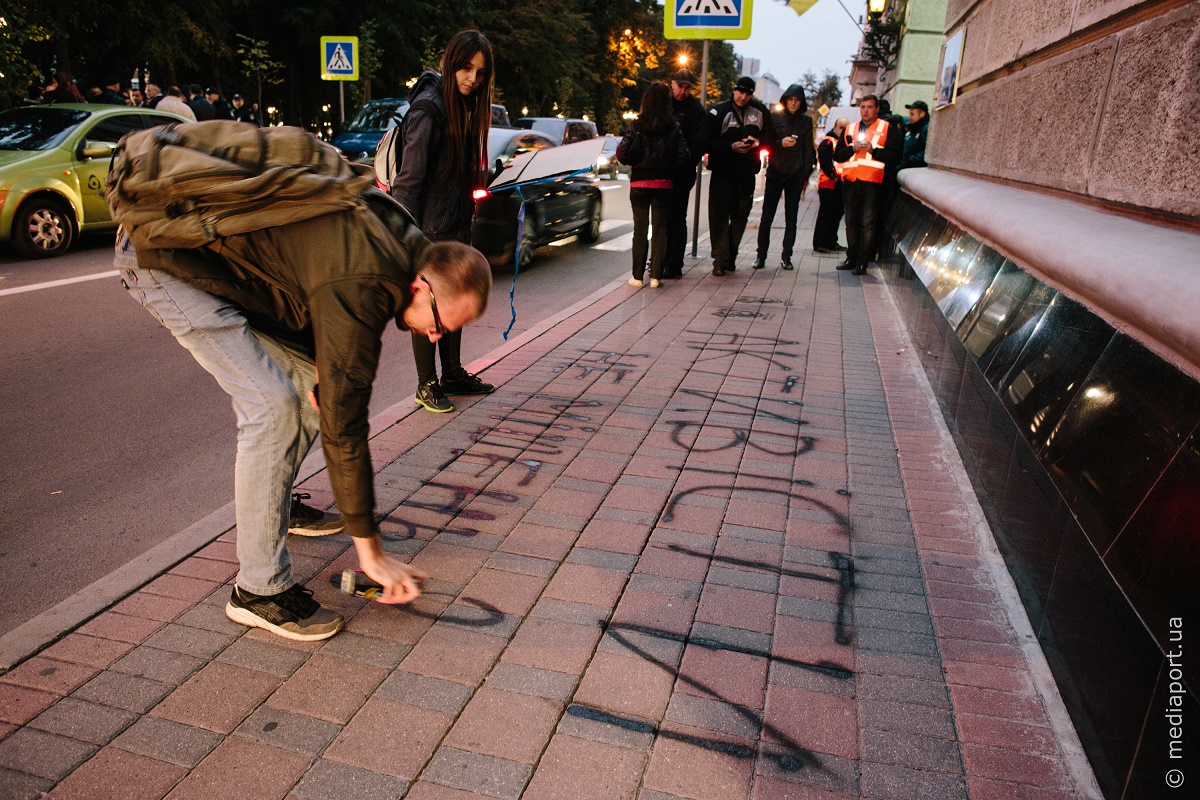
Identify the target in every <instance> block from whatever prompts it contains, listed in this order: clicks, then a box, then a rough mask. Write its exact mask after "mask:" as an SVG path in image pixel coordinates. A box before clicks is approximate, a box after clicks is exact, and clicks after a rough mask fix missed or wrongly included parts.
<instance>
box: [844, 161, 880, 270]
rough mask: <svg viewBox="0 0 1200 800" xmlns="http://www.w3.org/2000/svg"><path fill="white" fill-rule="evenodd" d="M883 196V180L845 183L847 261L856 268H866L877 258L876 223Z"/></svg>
mask: <svg viewBox="0 0 1200 800" xmlns="http://www.w3.org/2000/svg"><path fill="white" fill-rule="evenodd" d="M882 197H883V184H881V183H871V182H870V181H844V182H843V183H842V203H843V204H844V205H845V207H846V260H847V261H848V262H850V264H851V265H852V266H854V267H866V266H867V263H868V262H870V261H871V259H872V258H874V257H875V225H876V220H877V219H878V217H879V203H880V200H881V198H882Z"/></svg>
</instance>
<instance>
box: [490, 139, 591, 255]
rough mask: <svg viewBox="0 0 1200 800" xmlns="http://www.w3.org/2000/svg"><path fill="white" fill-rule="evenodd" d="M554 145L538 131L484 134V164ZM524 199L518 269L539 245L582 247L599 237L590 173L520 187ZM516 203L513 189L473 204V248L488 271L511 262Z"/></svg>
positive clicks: (515, 241) (515, 194)
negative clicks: (561, 242)
mask: <svg viewBox="0 0 1200 800" xmlns="http://www.w3.org/2000/svg"><path fill="white" fill-rule="evenodd" d="M555 146H557V143H556V142H555V141H554V140H552V139H551V138H550V137H549V136H546V135H545V134H542V133H539V132H538V131H531V130H525V129H521V128H492V130H491V131H490V133H489V134H488V163H489V164H492V165H495V164H496V162H497V160H499V161H500V163H501V164H507V163H509V162H510V161H512V159H513V157H514V156H516V155H518V154H520V153H524V152H528V151H530V150H543V149H546V148H549V147H555ZM522 193H523V194H524V196H525V233H524V236H523V237H522V239H521V248H520V255H519V259H520V261H519V263H520V266H522V267H523V266H525V265H526V264H528V263H529V262H530V261H531V260H532V259H533V251H534V250H535V249H537V248H538V247H541V246H542V245H544V244H548V243H549V242H552V241H555V240H556V239H562V238H565V237H567V236H571V235H575V234H578V236H579V238H580V239H581V240H583V241H584V242H588V243H591V242H594V241H596V239H598V238H599V237H600V220H601V219H603V205H602V201H601V199H600V196H601V194H600V182H599V180H598V179H597V178H596V176H595V175H594V174H593V173H590V172H589V173H586V174H583V175H575V176H573V177H563V178H559V179H557V180H552V181H547V182H544V183H535V184H532V185H528V186H525V187H522ZM520 206H521V198H520V196H518V194H517V192H516V190H515V189H500V190H498V191H496V192H494V193H488V194H487V195H485V196H484V197H481V198H479V199H478V200H477V202H476V205H475V228H474V233H473V237H472V238H473V244H474V245H475V247H477V248H479V250H480V251H481V252H482V253H483V254H484V255H486V256H487V258H488V261H489V262H491V263H492V264H493V265H498V264H506V263H508V262H510V261H512V259H513V252H514V250H516V247H517V211H518V209H519V208H520Z"/></svg>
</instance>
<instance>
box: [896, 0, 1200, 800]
mask: <svg viewBox="0 0 1200 800" xmlns="http://www.w3.org/2000/svg"><path fill="white" fill-rule="evenodd" d="M915 13H916V6H913V8H911V9H910V11H909V14H908V17H907V20H908V23H909V25H908V28H907V30H908V31H909V32H910V33H911V32H912V31H914V30H916V23H915V22H914V19H915V17H914V14H915ZM920 24H923V25H924V24H928V23H927V22H921V23H920ZM944 30H945V37H944V38H943V39H942V42H944V41H946V40H952V39H953V38H954V37H956V36H958V35H961V36H962V50H961V59H960V61H959V63H958V67H957V78H958V80H957V94H956V96H954V94H953V93H952V92H950V93H948V94H947V98H946V99H948V100H952V102H951V103H950V104H948V105H945V106H944V107H942V108H940V109H935V110H934V111H933V113H932V121H931V126H930V133H929V144H928V148H927V151H926V159H927V161H928V162H929V164H930V167H929V168H927V169H912V170H904V171H902V172H901V173H900V183H901V187H902V190H903V192H902V194H901V196H900V200H899V201H898V203H897V204H896V207H895V209H894V210H893V213H892V216H891V218H890V221H889V227H890V230H891V233H892V237H891V244H892V245H894V249H893V250H892V252H891V253H890V254H887V256H886V257H885V258H883V259H882V262H883V263H882V264H881V269H880V274H881V276H882V277H883V279H884V280H885V281H886V282H887V283H888V285H889V288H890V289H891V291H892V292H893V296H894V297H896V298H897V304H898V306H899V307H900V309H901V312H902V314H903V315H904V316H905V321H906V324H907V325H908V327H909V331H910V334H911V335H912V337H913V339H914V344H915V349H916V350H917V352H918V353H919V354H921V358H922V361H923V363H924V366H925V368H926V373H927V376H928V378H929V382H930V385H931V386H932V387H933V389H934V392H935V394H936V395H937V396H938V400H939V404H940V405H941V411H942V413H943V416H944V418H945V419H946V422H947V426H948V427H949V428H950V430H951V433H952V434H953V435H954V437H955V440H956V443H957V444H958V446H959V450H960V452H961V454H962V456H963V461H964V463H965V464H966V466H967V468H968V472H969V473H970V476H971V479H972V481H973V483H974V485H975V489H976V492H977V494H978V496H979V498H980V502H981V505H982V506H983V508H984V510H985V513H986V514H987V518H988V523H989V525H990V527H991V528H992V532H993V534H994V536H995V538H996V542H997V545H998V547H999V550H1000V552H1001V554H1002V556H1003V557H1004V559H1005V562H1006V565H1007V567H1008V570H1009V572H1010V573H1011V574H1012V576H1013V578H1014V581H1015V583H1016V585H1017V589H1018V592H1019V594H1020V597H1021V600H1022V603H1023V605H1024V607H1025V611H1026V613H1027V614H1028V616H1029V619H1030V622H1031V623H1032V625H1033V629H1034V631H1035V632H1036V634H1037V637H1038V643H1039V644H1040V645H1041V649H1042V651H1043V652H1044V654H1045V656H1046V659H1047V662H1048V664H1049V666H1050V668H1051V671H1052V673H1053V677H1054V679H1055V682H1056V684H1057V686H1058V689H1059V692H1060V694H1061V696H1062V698H1063V701H1064V703H1065V705H1066V707H1067V710H1068V712H1069V713H1070V716H1071V721H1072V723H1073V725H1074V728H1075V730H1076V732H1077V733H1078V737H1079V741H1080V743H1081V744H1082V746H1083V750H1084V752H1085V753H1086V755H1087V758H1088V761H1089V763H1090V765H1091V768H1092V773H1093V774H1094V780H1095V781H1096V784H1097V785H1098V787H1099V789H1100V791H1101V792H1102V793H1103V795H1104V796H1105V797H1108V798H1143V797H1171V796H1175V794H1173V793H1172V791H1173V786H1174V784H1173V783H1172V776H1173V775H1174V773H1173V770H1181V772H1180V773H1179V774H1180V775H1186V773H1187V772H1188V769H1187V767H1188V765H1193V764H1200V748H1198V747H1197V740H1198V739H1200V722H1191V721H1193V720H1200V705H1198V704H1197V691H1198V689H1200V657H1198V658H1194V659H1192V658H1188V657H1185V656H1184V655H1183V653H1182V641H1183V625H1184V622H1185V621H1186V620H1187V619H1189V618H1192V619H1195V618H1200V588H1198V584H1200V255H1197V254H1198V253H1200V193H1198V192H1197V191H1196V190H1195V187H1196V186H1198V185H1200V144H1198V142H1200V138H1198V137H1197V136H1196V135H1195V133H1194V130H1193V129H1194V128H1195V123H1194V122H1193V117H1194V116H1195V109H1196V108H1198V107H1200V81H1198V80H1197V78H1196V68H1197V65H1198V64H1200V0H1142V1H1141V2H1137V1H1136V0H949V2H948V3H947V4H946V12H945V18H944ZM923 33H928V32H927V31H923ZM928 35H930V36H932V34H928ZM905 39H907V36H905ZM931 41H932V39H930V40H929V41H927V42H926V43H925V44H924V45H922V47H924V48H925V50H926V51H927V52H926V54H925V56H923V57H922V58H916V56H915V54H916V53H917V51H918V50H920V49H921V48H920V47H914V48H913V50H912V51H911V52H913V53H914V58H913V60H912V61H911V62H910V63H911V64H916V63H917V62H918V61H923V62H924V64H925V66H928V64H929V63H930V58H929V56H928V52H932V46H931V44H930V42H931ZM906 46H907V41H903V42H902V45H901V49H900V52H899V54H898V58H897V61H896V65H895V70H894V75H893V71H891V70H882V71H881V75H880V77H879V82H878V88H879V89H880V90H882V91H883V92H884V94H885V95H886V94H887V93H889V92H893V93H895V94H894V100H893V102H894V104H896V105H897V106H902V105H903V104H904V103H905V102H911V99H912V95H911V94H905V93H906V92H908V91H910V89H911V90H913V91H916V90H918V87H919V91H920V92H926V94H922V96H921V97H919V98H918V99H925V100H926V102H930V105H931V107H932V106H934V103H932V102H931V100H932V96H933V92H932V91H931V85H930V84H928V83H924V82H920V83H918V82H915V81H914V82H912V83H911V84H910V85H909V87H906V86H905V77H906V73H905V68H904V64H905V60H904V57H903V56H904V51H905V47H906ZM942 46H943V45H942V44H941V43H940V42H939V45H938V48H937V49H938V52H939V59H940V52H941V50H942ZM939 63H940V62H939ZM951 71H952V70H951ZM922 74H927V73H926V72H925V71H922ZM928 74H931V75H932V76H937V74H938V63H934V66H933V69H932V70H929V72H928ZM922 80H923V81H924V80H926V79H922ZM929 80H932V78H930V79H929ZM1186 777H1187V779H1188V781H1189V782H1193V776H1191V775H1186ZM1181 791H1187V790H1186V789H1183V790H1181ZM1193 791H1194V790H1193Z"/></svg>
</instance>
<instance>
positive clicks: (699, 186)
mask: <svg viewBox="0 0 1200 800" xmlns="http://www.w3.org/2000/svg"><path fill="white" fill-rule="evenodd" d="M683 58H687V56H683ZM701 64H702V66H701V67H700V107H701V108H703V109H704V111H705V113H707V112H708V39H705V40H704V56H703V60H702V61H701ZM703 191H704V161H703V159H701V160H700V161H697V162H696V211H695V213H694V214H693V215H692V258H695V257H696V254H697V253H698V252H699V251H700V194H701V193H702V192H703Z"/></svg>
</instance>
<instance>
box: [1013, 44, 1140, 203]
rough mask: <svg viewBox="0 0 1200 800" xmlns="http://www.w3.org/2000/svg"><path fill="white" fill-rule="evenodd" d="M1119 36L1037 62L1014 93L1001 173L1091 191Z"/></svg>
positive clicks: (1037, 182)
mask: <svg viewBox="0 0 1200 800" xmlns="http://www.w3.org/2000/svg"><path fill="white" fill-rule="evenodd" d="M1116 46H1117V41H1116V37H1115V36H1111V37H1108V38H1106V39H1102V40H1100V41H1098V42H1095V43H1093V44H1090V45H1087V46H1085V47H1081V48H1079V49H1078V50H1074V51H1072V52H1070V53H1067V54H1065V55H1063V56H1061V57H1059V58H1056V59H1053V60H1051V61H1048V62H1046V63H1045V64H1039V65H1037V66H1036V67H1031V68H1030V69H1029V70H1026V72H1024V73H1021V74H1020V75H1019V76H1018V80H1017V82H1016V83H1017V86H1018V87H1019V89H1018V90H1017V91H1016V92H1013V93H1012V95H1011V97H1010V106H1009V108H1010V109H1012V112H1013V113H1012V115H1011V116H1010V118H1009V125H1010V129H1013V130H1020V134H1019V135H1018V136H1016V137H1014V138H1015V139H1016V140H1017V141H1018V142H1019V143H1018V144H1017V145H1016V146H1015V147H1010V148H1006V151H1005V159H1004V162H1003V164H1002V168H1001V171H1000V174H1001V176H1002V177H1005V178H1009V179H1011V180H1016V181H1021V182H1022V183H1032V184H1035V185H1038V186H1048V187H1050V188H1053V189H1063V190H1066V191H1068V192H1079V193H1083V192H1085V191H1087V178H1088V167H1089V164H1090V163H1091V154H1092V149H1093V145H1094V143H1095V139H1096V131H1097V129H1098V127H1099V124H1100V114H1101V112H1102V109H1103V105H1104V104H1103V98H1104V92H1105V89H1106V88H1107V86H1108V76H1109V69H1110V65H1111V64H1112V59H1113V53H1114V52H1115V50H1116Z"/></svg>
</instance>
